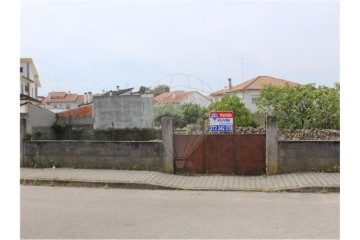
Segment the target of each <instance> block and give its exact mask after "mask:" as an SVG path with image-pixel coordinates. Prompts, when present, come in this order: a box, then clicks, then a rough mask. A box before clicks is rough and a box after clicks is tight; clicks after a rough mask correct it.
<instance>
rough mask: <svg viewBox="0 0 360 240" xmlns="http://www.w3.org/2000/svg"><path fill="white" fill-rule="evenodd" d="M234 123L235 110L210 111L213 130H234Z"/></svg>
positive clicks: (211, 129) (211, 128)
mask: <svg viewBox="0 0 360 240" xmlns="http://www.w3.org/2000/svg"><path fill="white" fill-rule="evenodd" d="M233 125H234V113H233V112H210V131H211V132H232V131H233Z"/></svg>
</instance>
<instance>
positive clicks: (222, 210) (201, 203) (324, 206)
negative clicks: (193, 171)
mask: <svg viewBox="0 0 360 240" xmlns="http://www.w3.org/2000/svg"><path fill="white" fill-rule="evenodd" d="M339 208H340V206H339V194H338V193H326V194H321V193H286V192H281V193H265V192H220V191H186V190H184V191H169V190H136V189H104V188H76V187H41V186H21V225H20V228H21V238H22V239H25V238H33V239H39V238H46V239H59V238H60V239H74V238H77V239H79V238H80V239H104V238H107V239H109V238H112V239H114V238H117V239H118V238H207V239H208V238H236V239H244V238H245V239H249V238H258V239H259V238H260V239H264V238H266V239H295V238H301V239H321V238H322V239H324V238H325V239H338V238H339V237H340V209H339Z"/></svg>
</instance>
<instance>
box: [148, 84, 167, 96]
mask: <svg viewBox="0 0 360 240" xmlns="http://www.w3.org/2000/svg"><path fill="white" fill-rule="evenodd" d="M169 91H170V87H169V86H167V85H159V86H156V87H154V90H152V91H151V93H152V94H154V97H156V96H158V95H160V94H162V93H164V92H169Z"/></svg>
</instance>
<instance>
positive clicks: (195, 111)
mask: <svg viewBox="0 0 360 240" xmlns="http://www.w3.org/2000/svg"><path fill="white" fill-rule="evenodd" d="M180 110H181V112H182V114H183V119H184V122H185V124H196V123H201V122H202V117H203V114H204V109H203V108H201V107H200V106H199V105H197V104H194V103H186V104H183V105H181V106H180Z"/></svg>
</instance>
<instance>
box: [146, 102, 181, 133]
mask: <svg viewBox="0 0 360 240" xmlns="http://www.w3.org/2000/svg"><path fill="white" fill-rule="evenodd" d="M163 117H172V118H173V123H174V128H183V127H184V126H185V122H184V115H183V112H182V111H181V109H180V107H178V106H176V105H173V104H163V105H159V106H156V107H155V108H154V115H153V122H154V124H155V126H161V119H162V118H163Z"/></svg>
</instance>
